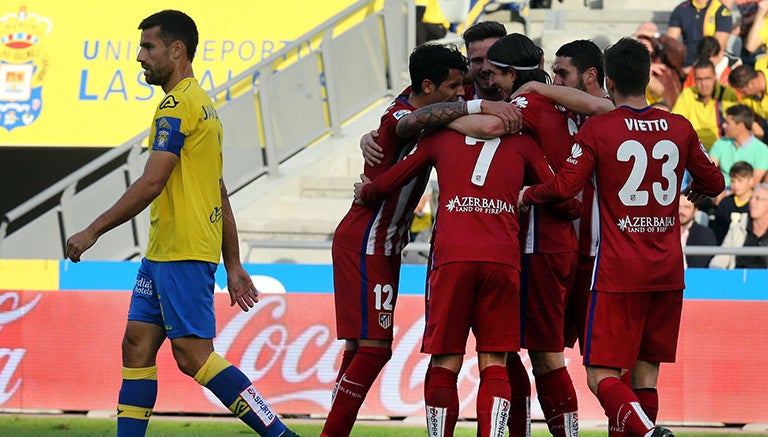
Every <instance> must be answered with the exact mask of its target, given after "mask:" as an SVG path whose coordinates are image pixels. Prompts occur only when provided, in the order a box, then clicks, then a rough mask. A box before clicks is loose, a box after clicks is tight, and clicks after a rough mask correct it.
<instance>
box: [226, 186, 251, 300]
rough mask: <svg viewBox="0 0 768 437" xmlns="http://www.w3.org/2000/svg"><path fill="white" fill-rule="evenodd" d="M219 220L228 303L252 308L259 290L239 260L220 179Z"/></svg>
mask: <svg viewBox="0 0 768 437" xmlns="http://www.w3.org/2000/svg"><path fill="white" fill-rule="evenodd" d="M221 215H222V217H221V220H222V240H221V255H222V258H223V260H224V268H225V269H226V271H227V290H228V291H229V305H230V306H234V305H235V303H237V304H238V305H239V306H240V308H241V309H242V310H243V311H248V309H249V308H253V306H254V305H255V304H256V302H258V301H259V290H257V289H256V286H254V285H253V281H251V275H249V274H248V272H246V271H245V268H243V264H242V262H241V261H240V243H239V242H238V239H237V224H236V223H235V215H234V214H233V212H232V205H231V204H230V203H229V195H228V194H227V187H226V186H225V185H224V181H221Z"/></svg>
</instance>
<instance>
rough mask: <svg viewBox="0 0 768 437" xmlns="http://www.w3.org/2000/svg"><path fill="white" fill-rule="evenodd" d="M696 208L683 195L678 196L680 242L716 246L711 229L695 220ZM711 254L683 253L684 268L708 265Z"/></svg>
mask: <svg viewBox="0 0 768 437" xmlns="http://www.w3.org/2000/svg"><path fill="white" fill-rule="evenodd" d="M697 212H698V209H697V208H696V205H694V204H693V202H691V201H690V200H688V198H687V197H685V196H680V242H681V243H682V244H683V247H685V246H716V245H717V241H716V240H715V233H714V232H713V231H712V229H710V228H708V227H706V226H702V225H700V224H699V223H697V222H696V220H695V218H696V214H697ZM711 259H712V256H711V255H685V259H684V265H685V268H689V267H703V268H706V267H708V266H709V261H710V260H711Z"/></svg>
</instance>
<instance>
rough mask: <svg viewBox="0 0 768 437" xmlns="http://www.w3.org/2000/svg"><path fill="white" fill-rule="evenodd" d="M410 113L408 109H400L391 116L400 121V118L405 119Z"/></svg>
mask: <svg viewBox="0 0 768 437" xmlns="http://www.w3.org/2000/svg"><path fill="white" fill-rule="evenodd" d="M410 113H411V110H410V109H400V110H398V111H395V113H394V114H392V116H393V117H395V120H400V119H401V118H403V117H405V116H406V115H408V114H410Z"/></svg>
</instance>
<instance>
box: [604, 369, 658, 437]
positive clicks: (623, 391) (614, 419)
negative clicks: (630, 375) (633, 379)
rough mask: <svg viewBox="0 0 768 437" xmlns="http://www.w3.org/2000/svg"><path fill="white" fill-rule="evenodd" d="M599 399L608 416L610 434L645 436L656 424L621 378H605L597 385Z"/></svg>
mask: <svg viewBox="0 0 768 437" xmlns="http://www.w3.org/2000/svg"><path fill="white" fill-rule="evenodd" d="M597 399H598V400H599V401H600V405H602V406H603V410H605V415H606V416H607V417H608V432H609V435H617V434H616V433H624V435H627V436H644V435H645V434H647V433H648V431H650V430H651V429H653V427H654V424H653V422H651V420H650V419H649V418H648V416H647V415H646V414H645V412H643V409H642V408H641V407H640V402H639V401H638V399H637V396H635V394H634V393H633V392H632V389H630V388H629V387H627V386H626V385H625V384H624V383H623V382H622V381H621V380H620V379H619V378H613V377H609V378H605V379H603V380H602V381H600V384H598V386H597Z"/></svg>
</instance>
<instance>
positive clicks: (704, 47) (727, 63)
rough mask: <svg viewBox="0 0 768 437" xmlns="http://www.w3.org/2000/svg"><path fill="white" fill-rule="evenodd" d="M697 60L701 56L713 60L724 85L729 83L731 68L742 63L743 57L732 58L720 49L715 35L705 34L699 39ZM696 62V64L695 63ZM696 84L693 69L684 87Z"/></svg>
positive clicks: (719, 78) (718, 79) (716, 73)
mask: <svg viewBox="0 0 768 437" xmlns="http://www.w3.org/2000/svg"><path fill="white" fill-rule="evenodd" d="M696 55H697V62H696V63H698V60H699V59H701V58H706V59H709V60H710V61H712V65H714V67H715V77H716V78H717V81H718V82H720V83H721V84H723V85H729V83H728V75H729V74H731V68H735V67H738V66H739V65H741V59H739V58H735V59H733V58H731V57H730V56H728V55H727V54H726V53H725V52H724V51H722V50H720V43H718V42H717V40H716V39H715V37H713V36H705V37H704V38H702V39H701V41H699V45H697V46H696ZM696 63H694V66H695V64H696ZM694 84H695V81H694V77H693V69H691V71H689V72H688V76H686V78H685V82H683V88H685V87H689V86H692V85H694Z"/></svg>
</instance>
